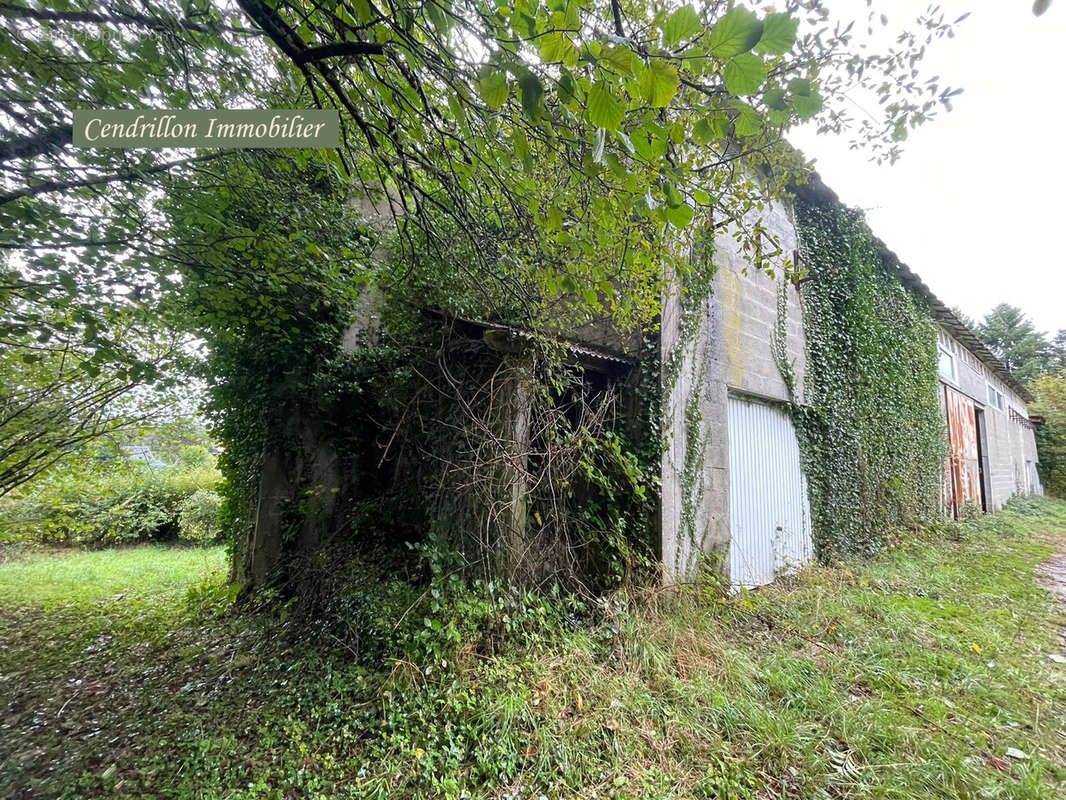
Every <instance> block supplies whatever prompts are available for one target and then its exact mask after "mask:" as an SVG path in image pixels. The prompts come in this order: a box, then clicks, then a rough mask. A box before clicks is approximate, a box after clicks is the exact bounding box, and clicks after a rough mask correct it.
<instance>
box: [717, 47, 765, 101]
mask: <svg viewBox="0 0 1066 800" xmlns="http://www.w3.org/2000/svg"><path fill="white" fill-rule="evenodd" d="M722 79H723V80H724V81H725V88H726V90H727V91H728V92H729V93H730V94H733V95H744V94H755V93H756V92H757V91H759V87H761V86H762V85H763V84H764V83H765V82H766V62H764V61H763V60H762V59H761V58H759V57H758V56H756V55H752V54H751V53H741V54H740V55H739V56H735V57H734V58H732V59H731V60H730V62H729V63H728V64H726V65H725V70H724V71H723V73H722Z"/></svg>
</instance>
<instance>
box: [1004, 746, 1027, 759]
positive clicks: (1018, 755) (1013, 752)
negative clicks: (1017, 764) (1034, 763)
mask: <svg viewBox="0 0 1066 800" xmlns="http://www.w3.org/2000/svg"><path fill="white" fill-rule="evenodd" d="M1007 755H1008V756H1009V757H1010V758H1013V759H1016V760H1018V761H1027V760H1028V759H1029V755H1028V754H1027V753H1023V752H1022V751H1021V750H1019V749H1018V748H1017V747H1008V748H1007Z"/></svg>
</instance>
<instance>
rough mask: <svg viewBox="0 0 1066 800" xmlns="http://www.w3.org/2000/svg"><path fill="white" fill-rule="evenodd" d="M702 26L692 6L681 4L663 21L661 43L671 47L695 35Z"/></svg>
mask: <svg viewBox="0 0 1066 800" xmlns="http://www.w3.org/2000/svg"><path fill="white" fill-rule="evenodd" d="M702 28H703V25H702V23H701V22H700V18H699V15H698V14H697V13H696V10H695V9H694V8H693V7H692V6H681V8H679V9H677V11H675V12H674V13H673V14H671V15H670V16H668V17H667V18H666V22H664V23H663V45H664V46H665V47H673V46H674V45H676V44H679V43H680V42H683V41H685V40H686V39H690V38H692V37H693V36H695V35H696V34H697V33H699V32H700V30H701V29H702Z"/></svg>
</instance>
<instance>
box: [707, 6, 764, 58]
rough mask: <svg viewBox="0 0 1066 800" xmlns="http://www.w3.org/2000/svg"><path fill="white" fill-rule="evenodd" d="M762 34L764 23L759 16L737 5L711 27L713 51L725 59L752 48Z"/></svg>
mask: <svg viewBox="0 0 1066 800" xmlns="http://www.w3.org/2000/svg"><path fill="white" fill-rule="evenodd" d="M761 36H762V23H761V22H759V18H758V17H756V16H755V14H753V13H752V12H751V11H748V9H746V8H744V7H743V6H737V7H736V8H734V9H733V10H732V11H729V12H727V13H726V14H725V15H724V16H723V17H722V18H721V19H720V20H718V22H716V23H715V25H714V27H713V28H712V29H711V36H710V46H711V53H713V54H714V56H715V58H720V59H722V60H723V61H724V60H725V59H727V58H732V57H733V56H736V55H740V54H741V53H746V52H748V51H749V50H751V48H753V47H754V46H755V45H756V44H757V43H758V41H759V37H761Z"/></svg>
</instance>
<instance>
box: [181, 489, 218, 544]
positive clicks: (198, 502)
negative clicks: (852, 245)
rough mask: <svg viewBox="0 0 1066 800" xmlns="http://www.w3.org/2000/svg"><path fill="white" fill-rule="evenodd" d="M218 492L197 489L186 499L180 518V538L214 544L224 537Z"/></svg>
mask: <svg viewBox="0 0 1066 800" xmlns="http://www.w3.org/2000/svg"><path fill="white" fill-rule="evenodd" d="M218 508H219V497H218V492H213V491H211V490H210V489H197V490H196V491H195V492H193V493H192V494H191V495H189V496H188V497H186V498H185V500H184V502H182V504H181V514H180V515H179V516H178V536H180V537H181V538H182V539H184V540H185V541H187V542H195V543H197V544H212V543H214V542H217V541H218V540H219V539H220V538H221V536H222V526H221V525H219V522H218Z"/></svg>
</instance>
